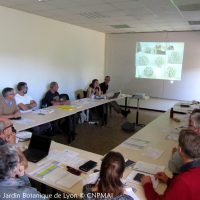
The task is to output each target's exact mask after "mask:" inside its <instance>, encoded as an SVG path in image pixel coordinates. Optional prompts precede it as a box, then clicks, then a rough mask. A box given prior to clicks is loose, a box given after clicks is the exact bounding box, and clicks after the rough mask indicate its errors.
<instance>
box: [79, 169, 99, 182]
mask: <svg viewBox="0 0 200 200" xmlns="http://www.w3.org/2000/svg"><path fill="white" fill-rule="evenodd" d="M98 178H99V172H96V173H92V174H90V175H89V176H88V177H87V178H85V179H84V180H83V185H86V184H95V183H96V181H97V180H98Z"/></svg>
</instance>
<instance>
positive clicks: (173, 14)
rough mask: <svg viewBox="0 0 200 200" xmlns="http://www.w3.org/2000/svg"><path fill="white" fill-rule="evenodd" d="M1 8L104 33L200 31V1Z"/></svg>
mask: <svg viewBox="0 0 200 200" xmlns="http://www.w3.org/2000/svg"><path fill="white" fill-rule="evenodd" d="M0 5H1V6H5V7H9V8H13V9H17V10H22V11H25V12H28V13H33V14H36V15H40V16H44V17H47V18H51V19H54V20H59V21H62V22H67V23H70V24H74V25H78V26H81V27H85V28H89V29H92V30H96V31H100V32H105V33H126V32H157V31H188V30H189V31H191V30H200V0H0Z"/></svg>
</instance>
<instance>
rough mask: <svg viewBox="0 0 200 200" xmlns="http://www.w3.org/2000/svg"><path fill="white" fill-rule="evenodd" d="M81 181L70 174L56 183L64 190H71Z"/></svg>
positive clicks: (78, 177)
mask: <svg viewBox="0 0 200 200" xmlns="http://www.w3.org/2000/svg"><path fill="white" fill-rule="evenodd" d="M80 180H81V177H80V176H75V175H73V174H71V173H69V172H68V173H67V174H66V175H65V176H63V177H62V178H60V179H59V180H57V181H56V182H55V183H56V184H57V185H59V186H62V187H64V188H71V187H72V186H74V185H75V184H76V183H78V182H79V181H80Z"/></svg>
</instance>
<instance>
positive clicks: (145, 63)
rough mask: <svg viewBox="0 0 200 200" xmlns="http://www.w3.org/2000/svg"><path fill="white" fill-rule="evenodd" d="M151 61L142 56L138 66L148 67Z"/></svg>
mask: <svg viewBox="0 0 200 200" xmlns="http://www.w3.org/2000/svg"><path fill="white" fill-rule="evenodd" d="M148 63H149V59H148V57H147V56H140V57H139V59H138V64H139V65H148Z"/></svg>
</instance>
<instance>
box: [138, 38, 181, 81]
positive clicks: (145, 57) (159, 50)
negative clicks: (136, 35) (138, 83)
mask: <svg viewBox="0 0 200 200" xmlns="http://www.w3.org/2000/svg"><path fill="white" fill-rule="evenodd" d="M183 52H184V43H182V42H137V44H136V56H135V66H136V73H135V77H136V78H150V79H166V80H181V73H182V62H183Z"/></svg>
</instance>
